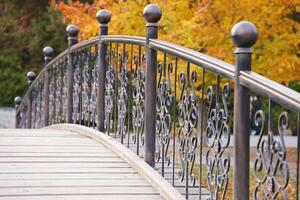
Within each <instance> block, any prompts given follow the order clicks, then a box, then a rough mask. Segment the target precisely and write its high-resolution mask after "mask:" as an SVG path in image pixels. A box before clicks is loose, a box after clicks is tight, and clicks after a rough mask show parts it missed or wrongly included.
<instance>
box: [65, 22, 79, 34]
mask: <svg viewBox="0 0 300 200" xmlns="http://www.w3.org/2000/svg"><path fill="white" fill-rule="evenodd" d="M66 31H67V34H68V36H69V37H77V34H78V33H79V28H78V27H77V26H76V25H74V24H70V25H68V26H67V28H66Z"/></svg>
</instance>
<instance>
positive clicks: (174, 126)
mask: <svg viewBox="0 0 300 200" xmlns="http://www.w3.org/2000/svg"><path fill="white" fill-rule="evenodd" d="M177 70H178V58H177V57H176V58H175V79H174V82H175V83H174V112H173V115H174V116H173V119H174V125H173V152H172V156H173V163H172V186H174V185H175V164H176V163H175V162H176V156H175V155H176V152H175V151H176V122H177V115H176V94H177V93H176V90H177Z"/></svg>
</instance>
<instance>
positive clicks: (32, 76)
mask: <svg viewBox="0 0 300 200" xmlns="http://www.w3.org/2000/svg"><path fill="white" fill-rule="evenodd" d="M35 77H36V75H35V73H34V72H32V71H31V72H28V73H27V80H28V85H29V87H30V85H31V84H32V82H33V81H34V79H35ZM27 101H28V107H27V116H26V118H27V128H31V111H32V90H30V88H29V93H28V99H27Z"/></svg>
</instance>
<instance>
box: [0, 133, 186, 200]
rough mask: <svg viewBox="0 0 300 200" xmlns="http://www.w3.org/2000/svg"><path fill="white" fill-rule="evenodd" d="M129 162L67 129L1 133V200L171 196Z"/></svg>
mask: <svg viewBox="0 0 300 200" xmlns="http://www.w3.org/2000/svg"><path fill="white" fill-rule="evenodd" d="M106 137H107V136H106ZM114 148H115V147H114ZM121 151H122V150H121ZM124 154H125V153H124ZM123 158H124V156H123V157H122V155H121V156H120V155H117V154H116V153H115V152H112V151H111V150H110V149H109V148H108V147H107V146H105V145H103V144H101V143H99V141H96V140H94V139H92V138H89V137H86V136H84V135H80V134H77V133H74V132H71V131H67V130H53V129H42V130H32V129H31V130H28V129H27V130H24V129H0V200H2V199H3V200H4V199H5V200H17V199H18V200H19V199H24V200H29V199H30V200H35V199H43V200H48V199H51V200H52V199H71V200H73V199H76V200H77V199H83V200H89V199H97V200H98V199H131V200H134V199H144V200H147V199H164V198H165V197H166V195H161V194H162V193H164V192H162V191H158V190H157V188H158V187H157V186H158V185H157V184H156V183H153V182H152V183H151V180H150V181H149V180H146V179H145V176H143V175H142V174H141V172H140V171H141V170H139V169H143V167H144V168H145V166H142V167H137V164H136V163H134V164H132V163H128V162H126V161H125V160H124V159H123ZM132 165H133V166H132ZM147 169H148V168H147ZM153 172H155V171H154V170H153ZM147 173H148V172H147ZM151 173H152V172H151ZM155 173H156V172H155ZM148 176H149V174H148ZM150 176H152V175H151V174H150ZM155 184H156V185H155ZM162 188H164V186H162ZM169 192H172V191H169ZM167 196H168V195H167ZM180 198H181V197H178V199H180Z"/></svg>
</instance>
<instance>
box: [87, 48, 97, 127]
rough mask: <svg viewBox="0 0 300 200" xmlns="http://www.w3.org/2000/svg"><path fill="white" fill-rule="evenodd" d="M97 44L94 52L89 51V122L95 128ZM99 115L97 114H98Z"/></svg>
mask: <svg viewBox="0 0 300 200" xmlns="http://www.w3.org/2000/svg"><path fill="white" fill-rule="evenodd" d="M97 52H98V46H97V45H96V46H95V53H91V60H92V64H91V65H92V70H91V95H90V117H89V118H90V123H92V127H93V128H95V126H96V122H98V118H97V114H96V112H97V109H96V105H97V96H98V88H97V84H98V66H97V59H98V53H97ZM98 117H99V116H98Z"/></svg>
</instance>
